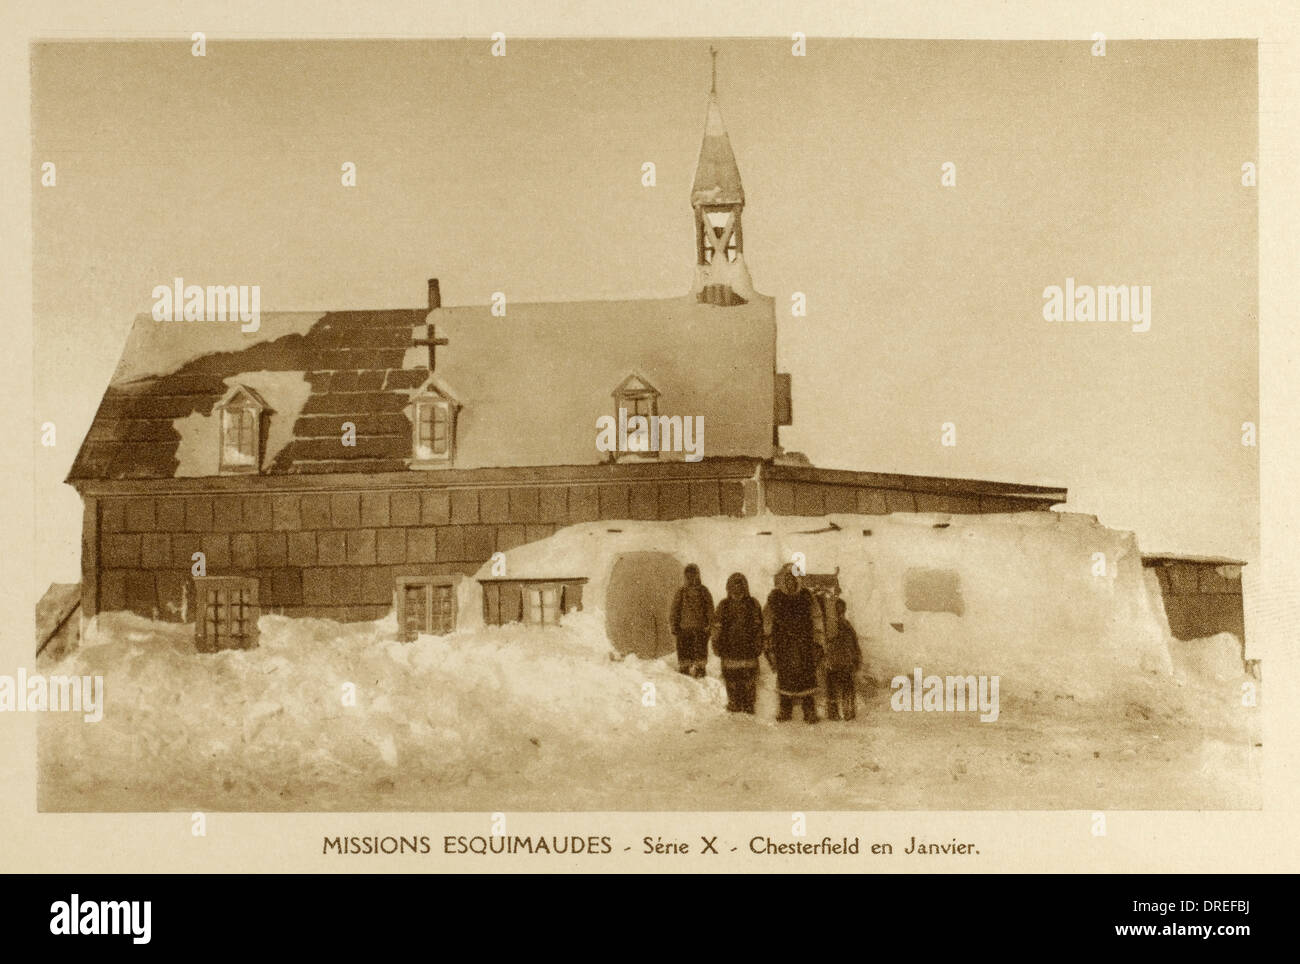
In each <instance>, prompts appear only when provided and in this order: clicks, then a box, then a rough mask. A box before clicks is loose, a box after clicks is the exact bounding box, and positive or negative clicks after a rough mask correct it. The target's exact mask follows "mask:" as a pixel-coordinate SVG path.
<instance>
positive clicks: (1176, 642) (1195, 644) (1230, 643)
mask: <svg viewBox="0 0 1300 964" xmlns="http://www.w3.org/2000/svg"><path fill="white" fill-rule="evenodd" d="M1169 652H1170V655H1171V656H1172V658H1173V665H1174V674H1175V675H1176V676H1177V677H1178V678H1179V679H1180V680H1199V681H1203V682H1228V681H1233V680H1245V679H1248V678H1249V677H1248V676H1247V674H1246V669H1245V665H1244V664H1243V662H1242V656H1241V640H1239V639H1238V638H1237V637H1236V636H1234V635H1233V634H1232V633H1216V634H1215V635H1213V636H1210V637H1207V638H1205V639H1188V640H1182V639H1171V640H1170V641H1169Z"/></svg>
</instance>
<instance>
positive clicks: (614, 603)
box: [605, 552, 683, 659]
mask: <svg viewBox="0 0 1300 964" xmlns="http://www.w3.org/2000/svg"><path fill="white" fill-rule="evenodd" d="M682 568H683V565H682V563H681V562H679V561H678V560H677V558H676V557H675V556H673V555H671V554H669V553H667V552H628V553H625V554H623V555H621V556H619V557H618V559H616V560H615V561H614V570H613V572H611V573H610V576H609V589H608V590H607V592H606V594H605V634H606V635H607V636H609V640H610V642H612V643H613V644H614V648H615V649H616V650H618V651H619V652H620V653H633V654H635V655H636V656H640V657H641V658H642V659H653V658H655V657H657V656H663V655H664V654H665V653H671V652H673V651H674V649H675V648H676V643H675V641H674V640H673V634H672V631H671V630H670V629H669V627H668V610H669V608H670V607H671V606H672V602H673V593H675V592H676V591H677V587H678V586H680V585H681V584H682Z"/></svg>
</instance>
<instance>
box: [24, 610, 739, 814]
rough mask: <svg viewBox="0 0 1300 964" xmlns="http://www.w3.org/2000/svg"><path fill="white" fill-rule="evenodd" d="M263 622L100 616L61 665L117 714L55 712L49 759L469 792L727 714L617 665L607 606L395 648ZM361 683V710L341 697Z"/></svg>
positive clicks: (327, 626)
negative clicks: (97, 718)
mask: <svg viewBox="0 0 1300 964" xmlns="http://www.w3.org/2000/svg"><path fill="white" fill-rule="evenodd" d="M258 626H259V630H260V644H259V646H258V647H257V648H256V649H253V650H247V651H239V650H228V651H224V652H220V653H215V654H198V653H196V652H195V651H194V648H193V641H192V635H193V627H191V626H184V625H178V624H175V623H163V622H152V621H150V620H147V619H143V618H141V617H138V616H134V615H131V614H124V613H112V614H107V615H102V616H100V617H97V619H96V620H95V624H94V631H93V633H91V634H90V638H89V639H88V640H87V645H85V646H84V647H83V648H82V649H81V650H80V651H79V652H78V653H76V654H75V655H73V656H71V657H70V658H69V659H67V660H65V661H64V662H63V663H61V664H60V665H59V667H58V671H59V672H63V673H68V674H73V675H82V674H90V675H96V674H102V675H103V676H104V678H105V712H104V718H103V720H102V721H101V722H100V723H97V724H94V725H86V724H84V723H78V722H76V721H75V720H73V719H71V715H65V714H50V715H49V716H48V717H47V718H46V719H44V720H43V721H42V722H43V727H44V732H43V734H42V744H41V750H42V757H43V759H44V760H56V761H60V762H62V763H63V765H64V766H63V768H62V769H63V772H61V773H60V774H59V778H60V779H61V780H63V781H66V783H67V786H68V787H69V788H70V789H73V790H77V789H82V790H90V789H92V786H91V784H92V783H93V782H94V781H97V780H99V781H102V779H103V777H104V775H105V774H111V773H120V774H131V775H132V776H133V779H134V780H135V781H136V782H137V783H138V781H139V780H140V778H141V776H142V775H145V776H148V777H152V778H155V779H157V780H159V781H161V782H165V783H166V785H167V787H168V791H167V792H168V793H169V794H172V795H179V796H182V797H183V796H184V795H185V793H186V791H187V790H193V791H196V792H198V793H203V792H207V791H212V790H215V789H216V788H219V787H220V788H225V789H226V790H230V789H232V788H236V787H244V788H249V787H251V788H264V784H263V781H264V780H265V779H266V778H267V775H268V774H272V775H274V777H273V778H274V779H275V780H277V781H283V783H284V785H286V786H291V785H295V784H298V785H318V784H322V783H323V784H333V785H342V784H346V783H348V782H349V781H350V780H356V779H361V780H365V781H366V782H370V781H373V780H374V779H375V778H376V776H382V773H383V772H384V771H385V770H387V771H389V772H393V771H395V770H396V768H398V767H401V768H402V770H403V771H404V772H406V773H408V774H409V773H412V772H416V773H420V774H422V775H423V776H425V777H427V779H428V780H429V782H431V783H432V784H434V785H437V784H440V783H441V784H452V785H463V784H465V783H466V781H471V782H473V781H479V780H482V781H486V780H488V779H491V778H494V777H499V776H500V775H502V774H521V773H525V774H526V773H529V772H536V773H538V774H545V773H546V772H550V771H551V770H553V769H554V768H555V767H556V765H557V760H558V762H559V763H561V764H562V763H563V762H564V761H565V760H568V759H571V758H573V757H574V756H575V755H576V756H578V757H581V755H582V754H583V753H584V752H586V751H588V750H591V749H596V748H607V747H608V746H609V745H610V744H611V741H614V742H617V741H618V740H619V739H627V740H629V741H632V742H633V743H635V742H636V741H637V739H638V734H640V733H644V732H645V731H647V730H648V729H650V728H652V727H653V728H659V729H662V728H665V727H666V728H671V729H675V730H678V731H680V729H682V728H688V727H690V726H692V725H693V724H695V723H698V722H699V721H700V720H701V719H704V718H705V717H713V716H717V715H719V714H721V713H723V712H725V711H724V709H723V707H724V706H725V703H726V699H725V695H724V693H723V690H722V684H721V682H720V681H719V680H716V679H712V680H706V681H704V682H703V683H702V684H701V683H700V682H698V681H692V680H689V679H687V678H686V677H683V676H681V675H680V674H678V673H677V672H676V670H675V667H674V666H670V665H668V664H667V663H666V662H665V661H659V660H656V661H641V660H638V659H636V658H635V657H630V658H627V659H623V660H615V659H613V658H612V657H611V651H610V648H609V645H608V641H607V640H606V639H605V637H604V634H603V631H602V629H601V625H600V621H599V617H598V616H596V615H594V614H583V613H574V614H571V615H569V616H567V617H565V619H564V623H563V625H562V626H560V627H558V628H552V629H546V630H541V629H533V628H527V627H524V626H522V625H512V626H508V627H500V628H495V627H494V628H486V629H484V628H480V629H478V630H476V631H470V632H464V631H462V632H458V633H454V634H452V635H449V636H441V637H432V636H422V637H420V638H419V639H417V640H416V641H414V642H411V643H401V642H397V641H395V636H396V630H397V626H396V622H395V620H394V619H393V618H392V617H391V616H390V617H389V618H387V619H384V620H380V621H377V622H372V623H349V624H340V623H335V622H332V621H329V620H318V619H290V618H287V617H280V616H263V617H262V618H261V620H260V621H259V623H258ZM348 683H351V684H354V686H355V693H356V700H355V705H354V706H349V705H345V702H344V692H345V684H348ZM647 683H652V684H653V691H654V712H652V713H651V712H647V707H646V706H645V704H644V703H643V697H644V696H645V694H646V692H647V689H646V686H645V684H647ZM78 761H81V763H80V764H78ZM79 781H83V782H84V783H85V785H84V786H81V787H79V786H78V784H79Z"/></svg>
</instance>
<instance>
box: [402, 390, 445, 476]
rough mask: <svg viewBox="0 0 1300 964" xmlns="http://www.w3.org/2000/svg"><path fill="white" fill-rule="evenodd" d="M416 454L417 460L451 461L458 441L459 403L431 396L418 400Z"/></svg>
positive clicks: (415, 417)
mask: <svg viewBox="0 0 1300 964" xmlns="http://www.w3.org/2000/svg"><path fill="white" fill-rule="evenodd" d="M412 421H413V422H414V436H413V439H412V442H413V448H414V452H413V457H414V460H415V461H416V462H425V463H435V464H436V463H439V462H445V463H449V462H451V459H452V453H453V451H454V449H455V441H456V406H455V404H454V403H453V402H452V401H451V400H450V399H446V398H441V397H438V396H435V395H427V396H424V397H422V398H417V399H416V400H415V406H414V412H413V419H412Z"/></svg>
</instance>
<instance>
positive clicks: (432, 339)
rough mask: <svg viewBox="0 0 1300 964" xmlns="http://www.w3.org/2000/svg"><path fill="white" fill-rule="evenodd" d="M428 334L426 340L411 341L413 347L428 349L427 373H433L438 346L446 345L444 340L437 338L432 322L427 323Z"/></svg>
mask: <svg viewBox="0 0 1300 964" xmlns="http://www.w3.org/2000/svg"><path fill="white" fill-rule="evenodd" d="M428 328H429V333H428V335H429V336H428V337H427V338H416V339H413V340H412V341H411V344H413V345H425V346H427V347H428V349H429V371H433V369H434V367H435V366H436V365H437V363H438V346H439V345H446V344H448V342H447V339H446V338H439V337H438V329H437V327H436V326H435V325H434V323H433V322H429V325H428Z"/></svg>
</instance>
